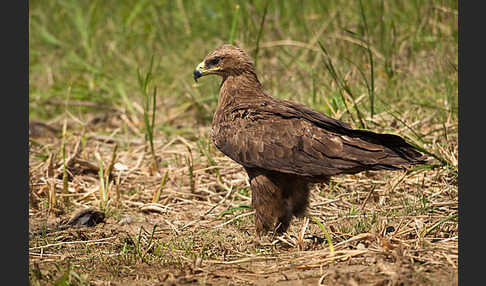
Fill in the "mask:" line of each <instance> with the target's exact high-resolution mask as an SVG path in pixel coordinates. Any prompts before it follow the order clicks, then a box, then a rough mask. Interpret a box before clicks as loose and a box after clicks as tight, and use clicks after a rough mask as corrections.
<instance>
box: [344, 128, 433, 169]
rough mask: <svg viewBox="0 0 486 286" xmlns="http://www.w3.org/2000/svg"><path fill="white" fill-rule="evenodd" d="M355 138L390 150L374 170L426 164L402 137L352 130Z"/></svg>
mask: <svg viewBox="0 0 486 286" xmlns="http://www.w3.org/2000/svg"><path fill="white" fill-rule="evenodd" d="M353 131H354V132H355V135H357V137H359V138H361V139H362V140H365V141H368V142H370V143H373V144H377V145H381V146H384V147H386V148H388V149H389V150H390V156H389V157H388V158H386V159H385V160H384V161H383V162H380V164H377V165H376V169H390V170H393V169H403V168H404V167H406V166H410V165H420V164H425V163H427V160H426V159H425V156H424V155H423V154H422V153H420V152H419V151H418V150H417V149H416V148H415V147H414V146H412V145H410V144H409V143H407V142H406V141H405V140H404V139H403V138H402V137H400V136H397V135H393V134H379V133H374V132H371V131H367V130H353Z"/></svg>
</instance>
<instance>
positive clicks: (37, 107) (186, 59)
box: [29, 0, 458, 144]
mask: <svg viewBox="0 0 486 286" xmlns="http://www.w3.org/2000/svg"><path fill="white" fill-rule="evenodd" d="M29 4H30V7H29V28H30V32H29V75H30V80H29V88H30V91H29V100H30V104H29V117H30V119H36V120H44V121H49V122H56V121H57V120H59V118H63V117H65V116H66V114H68V115H69V116H71V117H75V118H78V119H80V120H81V121H83V120H87V118H88V117H89V116H90V115H91V114H99V113H103V114H108V113H109V112H110V111H113V110H116V111H117V112H120V113H123V114H126V115H128V116H129V117H130V118H135V117H136V118H143V110H144V108H145V106H146V105H145V104H144V94H145V96H146V94H147V90H148V93H149V94H152V92H153V90H154V88H156V97H157V102H156V109H155V112H156V113H157V114H156V115H157V116H156V121H155V124H154V130H155V131H154V132H155V133H156V134H157V135H161V134H166V135H167V136H170V135H171V134H172V133H174V132H175V133H178V134H190V133H191V130H193V129H194V128H195V127H197V126H201V125H203V126H206V125H209V124H210V122H211V119H212V114H213V112H214V110H215V108H216V105H217V95H218V88H219V82H220V80H219V78H216V77H208V78H203V79H202V80H200V81H199V83H197V84H196V83H194V81H193V79H192V72H193V70H194V68H195V66H196V65H197V64H198V63H199V62H200V61H201V60H202V59H203V58H204V57H205V56H206V55H207V53H208V52H210V51H212V50H214V49H215V48H217V47H219V46H220V45H222V44H224V43H234V44H236V45H238V46H240V47H242V48H243V49H244V50H246V51H247V52H248V53H249V54H250V55H251V56H252V57H254V58H255V61H256V69H257V74H258V76H259V78H260V80H261V81H262V83H263V85H264V86H265V88H266V90H267V91H268V92H269V93H270V94H272V95H273V96H275V97H279V98H283V99H289V100H293V101H297V102H300V103H303V104H306V105H309V106H311V107H313V108H315V109H317V110H320V111H321V112H324V113H326V114H328V115H330V116H333V117H338V118H340V119H342V120H345V121H347V122H349V123H350V124H351V125H353V126H354V127H366V128H372V129H377V128H381V129H385V130H387V131H389V130H396V129H399V128H401V130H402V131H403V132H406V133H408V134H409V137H411V138H413V140H414V141H417V142H419V143H420V142H422V143H424V144H425V141H424V140H428V139H424V136H425V135H427V134H429V132H434V130H431V129H430V128H425V126H421V124H422V123H423V124H422V125H426V126H436V125H439V126H440V125H444V124H445V123H446V122H451V121H452V122H457V61H458V60H457V52H458V45H457V41H458V28H457V1H451V0H447V1H445V0H444V1H442V0H440V1H425V0H407V1H385V0H370V1H359V0H356V1H345V0H329V1H322V0H315V1H313V0H307V1H270V0H253V1H220V0H206V1H199V0H198V1H193V0H187V1H186V0H184V1H182V0H166V1H163V0H160V1H148V0H140V1H128V0H117V1H112V0H103V1H99V0H91V1H80V0H75V1H74V0H73V1H67V0H66V1H57V0H49V1H30V2H29ZM152 58H153V67H152V70H151V77H150V78H149V81H148V82H146V86H143V83H141V82H140V81H139V75H147V74H148V73H150V69H151V60H152ZM381 119H387V120H385V121H381ZM388 119H393V122H391V121H390V120H388ZM424 119H426V120H425V121H424ZM142 121H143V120H140V122H142ZM388 125H390V126H388ZM140 127H141V128H143V122H142V123H141V125H140ZM456 128H457V125H456ZM126 132H129V131H126ZM448 132H450V130H449V131H448ZM452 132H453V133H454V132H455V133H457V129H456V130H455V131H454V130H452ZM445 136H447V135H445ZM439 137H440V136H439Z"/></svg>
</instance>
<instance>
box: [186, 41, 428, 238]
mask: <svg viewBox="0 0 486 286" xmlns="http://www.w3.org/2000/svg"><path fill="white" fill-rule="evenodd" d="M193 75H194V80H195V81H196V82H197V79H198V78H200V77H202V76H206V75H218V76H220V77H221V78H222V82H221V85H220V90H219V98H218V106H217V108H216V111H215V113H214V117H213V121H212V128H211V139H212V141H213V142H214V144H215V145H216V147H217V148H218V149H219V150H220V151H221V152H222V153H224V154H225V155H226V156H228V157H229V158H231V159H232V160H234V161H235V162H237V163H238V164H240V165H242V166H243V168H244V169H245V171H246V173H247V174H248V178H249V182H250V189H251V206H252V208H254V209H255V219H254V221H255V227H256V231H257V233H258V234H262V233H266V232H269V231H273V232H274V233H277V234H282V233H283V232H285V231H286V230H287V229H288V227H289V225H290V222H291V220H292V218H293V217H294V216H295V217H302V216H304V215H305V213H306V209H307V207H308V205H309V187H310V185H311V184H312V183H319V182H322V183H328V182H329V179H330V177H331V176H335V175H340V174H355V173H358V172H361V171H365V170H399V169H407V168H409V167H410V166H413V165H417V164H423V163H425V160H424V159H423V156H424V155H423V154H421V153H420V152H419V151H418V150H417V149H416V148H415V147H413V146H412V145H410V144H408V143H407V142H406V141H405V140H404V139H403V138H401V137H399V136H397V135H393V134H379V133H375V132H371V131H368V130H362V129H353V128H351V127H350V125H348V124H346V123H344V122H341V121H339V120H336V119H333V118H331V117H328V116H326V115H324V114H322V113H320V112H318V111H316V110H313V109H311V108H309V107H307V106H305V105H302V104H298V103H294V102H291V101H287V100H281V99H278V98H275V97H272V96H270V95H269V94H268V93H267V92H265V90H264V88H263V86H262V84H261V83H260V81H259V80H258V77H257V75H256V73H255V67H254V63H253V60H252V58H251V57H250V56H248V54H247V53H246V52H245V51H243V50H242V49H240V48H238V47H236V46H233V45H228V44H225V45H222V46H221V47H219V48H217V49H216V50H214V51H212V52H210V53H209V54H208V55H207V56H206V57H205V58H204V60H203V61H202V62H201V63H200V64H199V65H198V66H197V67H196V69H195V70H194V73H193Z"/></svg>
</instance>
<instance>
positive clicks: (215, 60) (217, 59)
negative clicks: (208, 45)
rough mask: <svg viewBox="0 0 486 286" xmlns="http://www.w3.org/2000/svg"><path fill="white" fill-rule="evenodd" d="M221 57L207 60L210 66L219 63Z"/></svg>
mask: <svg viewBox="0 0 486 286" xmlns="http://www.w3.org/2000/svg"><path fill="white" fill-rule="evenodd" d="M220 60H221V58H212V59H210V60H209V61H208V65H210V66H215V65H217V64H219V62H220Z"/></svg>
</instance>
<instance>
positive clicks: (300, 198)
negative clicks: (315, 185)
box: [287, 181, 309, 217]
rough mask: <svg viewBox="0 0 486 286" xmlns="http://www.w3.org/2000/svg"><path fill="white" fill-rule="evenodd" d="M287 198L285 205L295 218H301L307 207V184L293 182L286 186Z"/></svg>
mask: <svg viewBox="0 0 486 286" xmlns="http://www.w3.org/2000/svg"><path fill="white" fill-rule="evenodd" d="M287 188H288V193H289V197H288V199H287V204H288V205H289V206H290V207H291V209H292V214H293V215H294V216H296V217H303V216H304V215H305V211H306V209H307V207H308V206H309V184H308V183H307V182H303V181H294V182H293V183H291V184H289V185H288V186H287Z"/></svg>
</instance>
